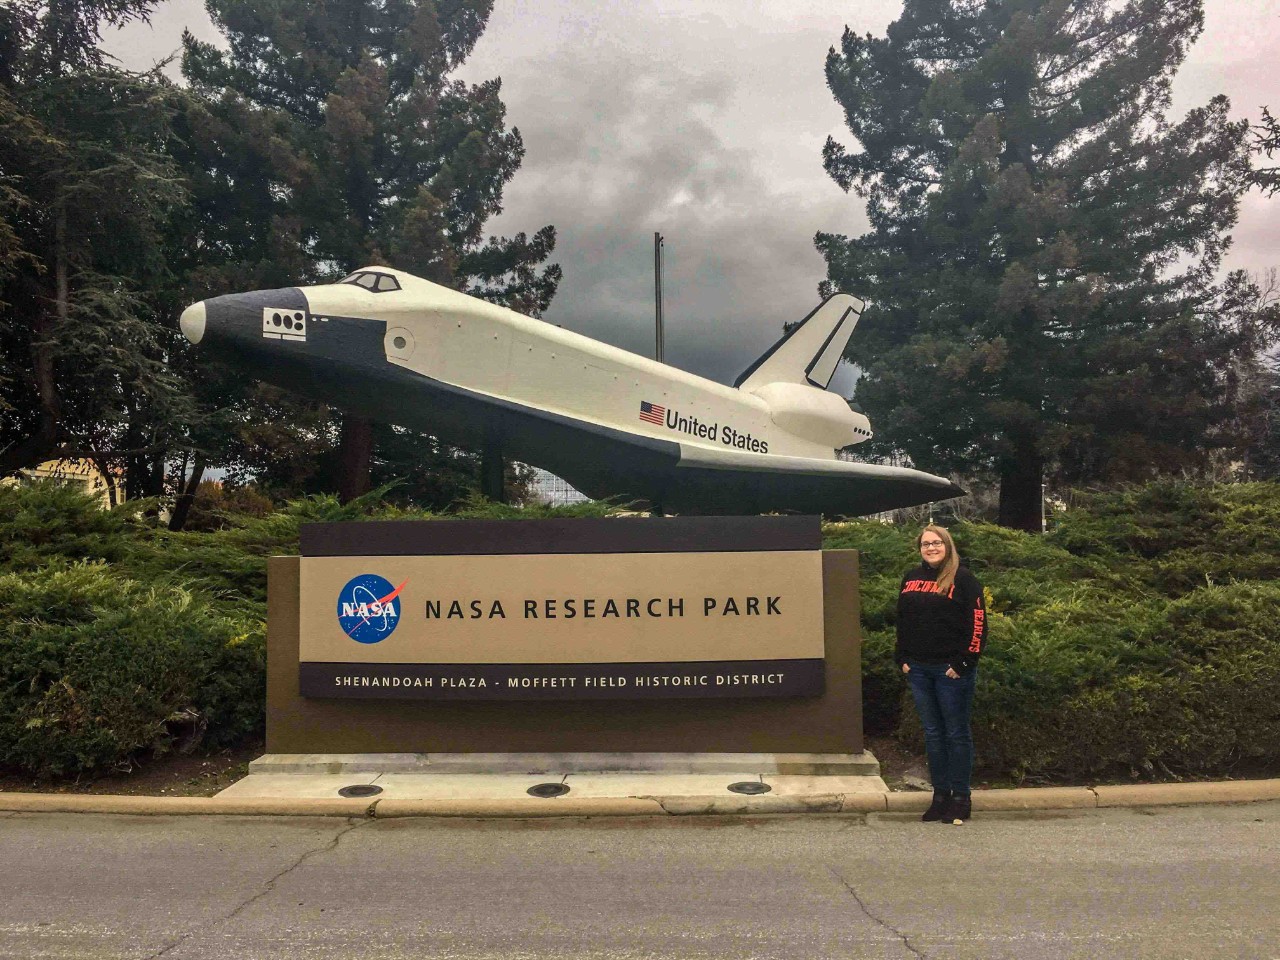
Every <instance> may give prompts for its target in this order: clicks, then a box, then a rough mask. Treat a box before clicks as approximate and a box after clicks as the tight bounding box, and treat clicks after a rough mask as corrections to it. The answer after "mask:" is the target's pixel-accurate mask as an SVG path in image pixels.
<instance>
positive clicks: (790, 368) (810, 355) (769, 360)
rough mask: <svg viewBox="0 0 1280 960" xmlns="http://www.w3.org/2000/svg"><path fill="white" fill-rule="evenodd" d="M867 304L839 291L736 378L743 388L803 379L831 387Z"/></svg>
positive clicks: (808, 382)
mask: <svg viewBox="0 0 1280 960" xmlns="http://www.w3.org/2000/svg"><path fill="white" fill-rule="evenodd" d="M863 306H864V304H863V302H862V301H861V300H859V299H858V298H857V297H851V296H849V295H848V294H847V293H837V294H836V295H835V296H833V297H830V298H828V299H827V300H825V301H823V303H822V304H821V305H820V306H819V307H818V308H817V309H816V310H814V311H813V313H811V314H809V315H808V316H807V317H805V318H804V319H803V320H801V321H800V322H799V323H798V324H796V325H795V326H794V327H792V328H791V329H790V330H788V331H787V333H786V334H785V335H784V336H783V337H782V339H781V340H779V341H778V342H777V343H775V344H774V345H773V346H772V347H770V348H769V350H768V351H767V352H766V353H765V354H764V356H762V357H761V358H760V359H759V360H757V361H756V362H755V363H753V364H752V365H751V366H750V367H748V368H747V369H746V370H745V371H743V373H742V375H741V376H740V377H738V379H737V380H736V381H734V384H733V385H734V386H735V387H738V388H740V389H743V390H750V389H752V388H754V387H760V386H763V385H764V384H766V383H802V384H806V385H808V386H811V387H817V388H818V389H819V390H825V389H827V386H828V385H829V384H830V383H831V378H832V377H833V376H834V375H835V372H836V367H837V366H838V365H839V363H840V358H841V356H843V355H844V348H845V346H846V345H847V344H848V343H849V337H850V336H852V334H853V328H854V327H855V326H856V325H857V323H858V317H859V316H860V315H861V314H862V308H863Z"/></svg>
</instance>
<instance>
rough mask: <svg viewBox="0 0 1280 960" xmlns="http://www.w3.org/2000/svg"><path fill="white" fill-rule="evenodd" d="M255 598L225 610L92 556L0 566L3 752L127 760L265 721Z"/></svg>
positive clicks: (27, 757)
mask: <svg viewBox="0 0 1280 960" xmlns="http://www.w3.org/2000/svg"><path fill="white" fill-rule="evenodd" d="M262 613H263V611H262V609H261V607H260V606H256V605H249V606H248V608H247V609H246V610H244V611H243V613H242V615H241V616H240V617H238V618H232V617H229V616H226V615H225V614H223V613H221V612H219V611H217V610H215V609H214V608H213V607H212V606H211V605H210V604H209V603H208V602H207V601H206V600H204V599H202V598H200V597H199V596H198V595H197V594H193V593H191V592H189V591H187V590H184V589H182V588H180V587H176V586H162V587H154V586H151V587H149V586H144V585H143V584H141V583H138V582H137V581H134V580H129V579H124V578H122V577H120V576H118V575H116V574H114V573H113V572H112V571H111V569H110V568H109V567H107V566H106V565H105V564H101V563H79V564H74V565H70V566H66V565H51V566H48V567H45V568H42V569H40V570H37V571H35V572H34V573H31V574H13V573H9V574H3V575H0V622H2V623H5V624H6V627H5V630H4V632H3V634H0V764H2V765H4V766H5V767H8V768H11V769H18V770H22V771H25V772H27V773H31V774H36V775H40V776H46V775H74V774H80V773H87V772H94V771H102V770H105V769H110V768H118V767H121V766H124V765H127V764H128V763H129V761H130V760H131V758H133V757H134V756H136V755H138V754H140V753H142V752H151V753H163V752H165V751H167V750H170V749H173V747H174V745H175V743H176V742H177V741H178V740H179V738H185V739H189V740H190V739H194V736H193V731H194V732H195V733H197V734H202V736H203V739H204V741H205V742H206V743H208V744H210V745H215V746H216V745H221V744H227V743H233V742H236V741H238V740H240V739H242V738H244V737H245V736H246V735H248V734H249V733H251V732H253V731H255V730H257V729H259V728H260V727H261V725H262V719H263V710H264V696H265V637H264V633H263V626H262V622H261V616H262Z"/></svg>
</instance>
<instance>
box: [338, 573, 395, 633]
mask: <svg viewBox="0 0 1280 960" xmlns="http://www.w3.org/2000/svg"><path fill="white" fill-rule="evenodd" d="M408 582H409V581H408V580H406V581H405V582H404V583H402V584H400V586H398V587H393V586H391V581H390V580H386V579H383V578H382V577H380V576H378V575H377V574H376V573H362V574H360V576H358V577H352V578H351V579H350V580H348V581H347V585H346V586H345V587H343V588H342V590H341V591H340V592H339V593H338V626H340V627H342V632H343V633H345V634H346V635H347V636H348V637H350V638H351V639H352V640H354V641H356V643H377V642H378V641H380V640H385V639H387V637H389V636H391V634H392V632H393V631H394V630H395V628H396V627H397V626H399V624H400V591H401V590H403V589H404V584H405V583H408Z"/></svg>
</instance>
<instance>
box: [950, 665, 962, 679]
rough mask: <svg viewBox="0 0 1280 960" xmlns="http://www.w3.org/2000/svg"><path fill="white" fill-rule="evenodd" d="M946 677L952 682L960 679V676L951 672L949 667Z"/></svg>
mask: <svg viewBox="0 0 1280 960" xmlns="http://www.w3.org/2000/svg"><path fill="white" fill-rule="evenodd" d="M947 676H948V677H950V678H951V679H952V680H959V679H960V674H958V673H956V672H955V671H954V670H952V669H951V668H950V667H947Z"/></svg>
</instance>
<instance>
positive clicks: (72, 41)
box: [0, 0, 186, 492]
mask: <svg viewBox="0 0 1280 960" xmlns="http://www.w3.org/2000/svg"><path fill="white" fill-rule="evenodd" d="M153 5H154V4H153V2H151V0H71V2H63V3H34V4H33V3H20V4H6V5H0V475H7V474H10V473H12V472H14V471H15V470H18V469H21V468H24V467H31V466H34V465H36V464H39V463H40V462H41V461H43V460H47V459H57V458H63V457H68V458H71V457H76V458H85V459H91V460H94V461H95V462H96V463H97V464H98V466H99V468H101V469H103V472H104V473H107V472H108V471H110V470H111V468H112V467H114V466H117V465H118V464H119V463H121V462H123V460H124V459H125V458H127V457H128V456H129V455H130V451H129V450H128V449H127V448H128V447H130V446H131V445H133V446H137V447H139V448H142V447H145V448H147V449H149V450H152V451H154V450H158V449H160V448H162V447H164V446H165V444H166V443H167V442H168V439H167V438H166V437H165V436H160V435H159V434H160V433H161V432H164V431H170V430H171V427H172V425H173V424H175V423H176V422H177V421H178V420H179V419H181V417H182V416H183V415H184V413H185V410H186V398H185V395H184V394H183V392H182V390H181V389H180V386H179V384H178V383H177V382H176V381H175V380H174V378H173V377H172V376H171V375H170V374H169V372H168V370H167V368H166V365H165V361H166V358H167V355H168V352H169V350H170V348H171V344H172V336H173V331H171V330H170V329H167V327H168V324H166V323H165V320H166V319H167V318H164V317H162V316H161V315H160V313H159V312H158V310H157V307H156V302H155V300H154V299H153V297H152V296H151V292H152V290H153V289H154V288H155V287H156V286H158V285H162V284H163V282H164V276H165V274H166V263H165V257H164V230H165V225H166V223H167V220H168V218H169V217H170V215H171V214H172V212H173V210H174V209H175V208H180V206H181V204H182V203H183V202H184V197H185V194H184V190H183V188H182V185H181V182H180V179H179V176H178V172H177V170H176V169H175V167H174V164H173V162H172V161H171V159H170V158H169V156H168V155H167V152H166V143H167V140H168V137H169V136H170V132H171V128H172V121H173V117H174V115H175V112H176V110H177V107H178V104H179V102H180V94H179V92H178V91H176V90H175V89H174V88H173V87H172V86H171V85H170V84H167V83H166V82H165V81H164V80H163V78H162V77H160V76H159V75H158V73H155V72H153V73H150V74H136V73H130V72H127V71H124V70H120V69H117V68H115V67H113V66H112V65H111V64H110V63H109V62H108V60H107V58H106V56H105V55H104V54H103V53H102V51H101V50H100V49H99V47H98V43H99V39H100V37H99V31H100V29H101V28H102V26H103V25H104V24H120V23H123V22H126V21H128V20H133V19H139V18H145V17H146V15H147V12H148V11H149V10H150V8H151V7H152V6H153ZM134 405H139V406H145V407H146V408H147V409H148V410H149V412H150V416H151V420H152V423H153V425H154V429H152V430H151V431H150V432H149V434H148V435H147V436H145V437H139V436H130V434H129V430H128V423H129V413H130V409H131V406H134ZM135 452H136V451H135ZM113 492H114V491H113Z"/></svg>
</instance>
